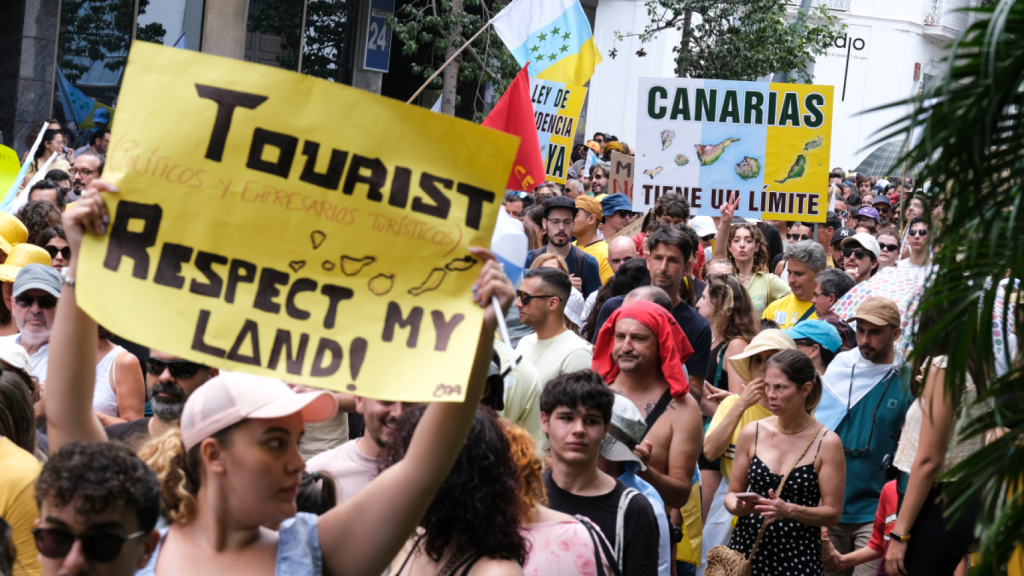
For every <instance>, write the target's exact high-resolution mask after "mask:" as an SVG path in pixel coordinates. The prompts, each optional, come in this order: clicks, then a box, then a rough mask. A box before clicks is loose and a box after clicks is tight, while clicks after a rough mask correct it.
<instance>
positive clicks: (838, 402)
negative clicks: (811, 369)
mask: <svg viewBox="0 0 1024 576" xmlns="http://www.w3.org/2000/svg"><path fill="white" fill-rule="evenodd" d="M849 320H850V322H851V323H852V322H853V321H854V320H856V322H857V348H855V349H853V350H850V351H849V352H842V353H839V354H836V357H835V358H834V359H833V360H832V363H831V364H829V366H828V369H827V370H826V371H825V375H824V376H822V382H823V383H824V387H825V391H824V393H823V394H822V398H821V403H820V404H819V405H818V408H817V409H816V410H815V412H814V415H815V417H816V418H817V419H818V420H819V421H820V422H821V423H822V424H824V425H825V427H826V428H828V429H829V430H832V431H834V432H835V433H836V434H838V435H839V439H840V440H842V442H843V450H844V452H845V453H846V492H845V495H844V499H843V509H842V510H843V512H842V517H841V518H840V520H839V524H837V525H835V526H831V527H829V528H828V529H827V530H825V531H823V532H822V540H823V542H822V555H823V558H824V559H825V562H826V564H829V565H834V564H831V562H833V561H838V560H839V555H841V554H849V553H850V552H853V551H854V550H859V549H860V548H863V547H865V546H867V544H868V541H869V540H870V539H871V533H872V529H873V524H874V519H875V512H876V511H877V509H878V499H879V497H880V496H881V493H882V488H883V487H884V486H885V483H886V471H887V468H888V467H889V465H891V464H892V458H893V456H894V455H895V454H896V448H897V440H898V439H899V437H900V431H901V430H902V428H903V420H904V417H905V415H906V414H907V409H908V408H910V404H911V402H913V400H914V398H913V396H912V395H911V392H910V373H911V370H910V367H909V366H908V365H907V362H906V359H905V358H904V357H903V354H902V353H901V352H900V351H899V350H898V349H896V348H895V344H896V341H897V340H898V339H899V338H900V336H901V335H902V331H901V329H900V326H901V318H900V311H899V308H897V307H896V303H895V302H893V301H892V300H889V299H888V298H883V297H881V296H872V297H870V298H868V299H867V300H865V301H864V302H863V303H861V305H860V306H858V307H857V310H856V312H855V313H854V315H853V317H852V318H850V319H849ZM877 568H878V560H875V561H873V562H869V563H866V564H862V565H860V566H857V567H856V568H853V569H849V570H845V571H842V572H837V573H836V574H842V575H843V576H873V575H874V574H875V572H876V570H877Z"/></svg>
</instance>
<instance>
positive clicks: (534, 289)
mask: <svg viewBox="0 0 1024 576" xmlns="http://www.w3.org/2000/svg"><path fill="white" fill-rule="evenodd" d="M571 292H572V283H571V282H570V281H569V276H568V275H567V274H566V273H565V272H563V271H562V270H559V269H558V268H535V269H533V270H528V271H527V272H526V275H525V276H524V278H523V283H522V285H521V286H520V287H519V290H518V291H517V292H516V301H515V305H516V308H518V309H519V320H520V322H522V323H523V324H525V325H526V326H529V327H530V328H533V332H534V333H533V334H530V335H528V336H524V337H523V338H522V339H521V340H519V345H518V346H516V354H518V355H519V356H520V357H522V358H523V359H524V360H529V362H530V364H533V366H534V367H535V368H536V369H537V382H539V383H540V385H541V387H542V388H543V386H544V385H545V384H547V383H548V382H549V381H551V380H553V379H554V378H556V377H558V376H561V375H562V374H567V373H569V372H576V371H577V370H586V369H588V368H590V363H591V361H592V360H593V357H594V353H593V352H592V351H591V348H590V343H589V342H587V341H586V340H584V339H583V338H580V337H579V336H577V335H576V334H575V333H573V331H572V330H569V329H568V328H567V327H566V326H565V306H566V304H567V303H568V302H569V294H570V293H571Z"/></svg>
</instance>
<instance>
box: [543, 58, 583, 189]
mask: <svg viewBox="0 0 1024 576" xmlns="http://www.w3.org/2000/svg"><path fill="white" fill-rule="evenodd" d="M586 95H587V89H586V88H584V87H582V86H573V85H571V84H563V83H561V82H554V81H552V80H538V79H537V78H531V79H530V101H531V102H533V114H534V117H535V119H536V121H537V137H538V138H539V139H540V153H541V154H542V155H543V156H544V172H545V173H546V174H547V177H548V180H549V181H551V182H558V183H559V184H565V178H566V176H568V175H569V168H571V167H572V158H571V156H572V141H573V138H575V137H576V128H577V126H578V125H579V121H580V113H581V112H582V111H583V100H584V98H585V97H586Z"/></svg>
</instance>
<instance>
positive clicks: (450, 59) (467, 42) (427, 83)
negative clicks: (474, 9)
mask: <svg viewBox="0 0 1024 576" xmlns="http://www.w3.org/2000/svg"><path fill="white" fill-rule="evenodd" d="M493 21H494V20H493V19H492V20H488V21H487V24H484V25H483V26H481V27H480V29H479V30H477V32H476V34H473V37H472V38H470V39H469V40H466V43H465V44H463V45H462V47H461V48H459V49H458V50H456V51H455V54H452V57H451V58H449V59H448V61H447V62H445V63H444V64H442V65H441V67H440V68H438V69H437V71H436V72H434V75H433V76H431V77H430V78H427V81H426V82H424V83H423V86H420V89H419V90H417V91H416V93H415V94H413V95H412V98H409V100H408V102H406V104H412V101H413V100H415V99H416V97H417V96H419V95H420V93H421V92H423V91H424V90H425V89H426V88H427V86H429V85H430V83H431V82H433V81H434V78H437V75H438V74H440V73H441V71H442V70H444V69H445V67H446V66H448V65H449V64H451V63H452V60H455V57H456V56H458V55H459V54H462V51H463V50H465V49H466V48H467V47H468V46H469V45H470V44H472V43H473V41H474V40H476V39H477V37H479V36H480V35H481V34H483V32H484V30H487V28H488V27H490V25H491V22H493Z"/></svg>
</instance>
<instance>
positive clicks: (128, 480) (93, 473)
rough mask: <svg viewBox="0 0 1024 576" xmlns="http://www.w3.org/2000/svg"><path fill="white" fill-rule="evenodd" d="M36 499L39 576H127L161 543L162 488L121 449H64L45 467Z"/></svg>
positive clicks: (84, 445) (83, 445) (81, 445)
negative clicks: (40, 573)
mask: <svg viewBox="0 0 1024 576" xmlns="http://www.w3.org/2000/svg"><path fill="white" fill-rule="evenodd" d="M35 498H36V502H38V504H39V519H38V520H36V523H35V528H34V529H33V530H32V533H33V535H34V536H35V541H36V548H37V549H38V550H39V561H40V564H41V565H42V569H43V571H42V573H43V575H44V576H57V575H58V574H60V575H64V574H91V575H97V576H131V575H132V574H134V573H135V571H136V570H138V569H140V568H142V567H144V566H145V565H146V563H147V562H149V557H150V556H151V555H152V554H153V551H154V550H155V549H156V546H157V543H158V542H159V541H160V533H159V532H157V531H156V530H155V529H154V528H155V527H156V522H157V519H158V518H159V517H160V483H159V481H158V480H157V477H156V474H155V473H154V472H153V471H152V470H151V469H150V468H149V466H146V464H145V463H144V462H143V461H142V460H140V459H139V457H138V456H136V455H135V454H134V453H133V452H132V451H131V450H129V449H128V448H127V447H125V446H123V445H121V444H112V443H97V442H72V443H70V444H67V445H65V446H64V447H63V448H61V449H60V450H59V451H57V453H55V454H52V455H51V456H50V460H49V461H48V462H47V463H46V465H45V466H43V470H42V472H41V473H40V474H39V480H37V481H36V487H35Z"/></svg>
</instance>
